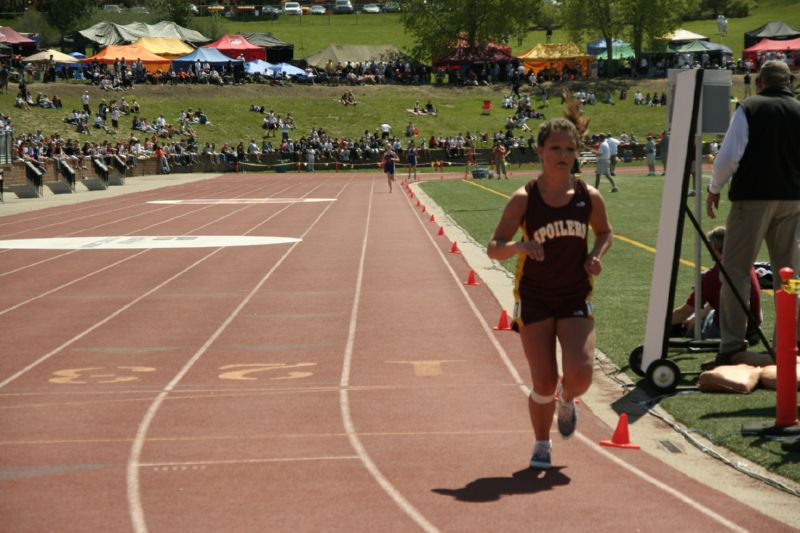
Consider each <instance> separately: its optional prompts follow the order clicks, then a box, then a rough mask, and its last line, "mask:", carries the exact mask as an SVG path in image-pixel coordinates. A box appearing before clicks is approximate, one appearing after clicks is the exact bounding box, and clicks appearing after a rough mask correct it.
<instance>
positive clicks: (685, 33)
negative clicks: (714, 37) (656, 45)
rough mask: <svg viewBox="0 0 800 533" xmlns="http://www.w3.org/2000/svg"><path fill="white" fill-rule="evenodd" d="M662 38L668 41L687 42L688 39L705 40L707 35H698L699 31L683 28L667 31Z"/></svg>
mask: <svg viewBox="0 0 800 533" xmlns="http://www.w3.org/2000/svg"><path fill="white" fill-rule="evenodd" d="M663 38H664V39H666V40H668V41H669V42H670V43H687V42H689V41H707V40H708V37H706V36H705V35H700V34H699V33H695V32H693V31H689V30H684V29H680V28H679V29H677V30H675V31H673V32H670V33H667V34H666V35H664V37H663Z"/></svg>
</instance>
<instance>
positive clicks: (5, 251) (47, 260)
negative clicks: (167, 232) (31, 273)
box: [0, 185, 291, 277]
mask: <svg viewBox="0 0 800 533" xmlns="http://www.w3.org/2000/svg"><path fill="white" fill-rule="evenodd" d="M265 187H266V186H265ZM265 187H259V188H257V189H256V191H260V190H261V189H263V188H265ZM289 188H291V185H287V186H286V187H284V188H283V189H281V190H280V191H279V192H283V191H285V190H287V189H289ZM250 192H253V191H250ZM242 194H243V195H244V194H249V193H242ZM134 205H138V204H134ZM131 207H133V205H132V206H131ZM209 208H211V206H206V207H201V208H200V209H197V210H195V211H190V212H188V213H183V214H181V215H177V216H174V217H171V218H168V219H166V220H162V221H160V222H156V223H154V224H150V225H149V226H144V227H142V228H138V229H137V230H136V231H145V230H148V229H150V228H154V227H157V226H160V225H162V224H166V223H168V222H172V221H173V220H177V219H179V218H182V217H185V216H189V215H193V214H196V213H198V212H200V211H203V210H205V209H209ZM166 209H169V208H168V207H162V208H158V209H154V210H152V211H148V212H147V213H145V214H146V215H150V214H153V213H157V212H159V211H163V210H166ZM101 214H102V213H101ZM92 216H98V215H96V214H95V215H92ZM138 216H142V214H141V213H139V214H136V215H132V216H128V217H124V218H121V219H117V220H113V221H110V222H106V223H105V224H99V225H95V226H93V227H92V229H94V230H96V229H98V228H101V227H103V226H107V225H110V224H116V223H119V222H122V221H124V220H128V219H130V218H136V217H138ZM227 216H229V215H226V216H224V217H220V218H218V219H215V220H213V221H209V222H208V223H207V224H204V225H202V226H198V227H197V228H195V229H194V231H197V230H199V229H201V228H204V227H206V226H209V225H211V224H212V223H213V222H216V221H218V220H222V219H224V218H226V217H227ZM73 220H74V219H73ZM53 225H55V224H53ZM40 229H41V228H40ZM83 231H85V230H84V229H81V230H78V231H74V232H72V233H67V234H66V235H62V237H67V236H70V235H74V234H76V233H81V232H83ZM17 233H25V232H24V231H20V232H17ZM17 233H12V234H10V235H16V234H17ZM6 236H7V237H8V236H9V235H6ZM9 251H10V249H8V248H7V249H5V250H0V254H4V253H7V252H9ZM76 252H77V250H71V251H69V252H66V253H63V254H58V255H55V256H53V257H49V258H47V259H42V260H41V261H37V262H35V263H30V264H28V265H26V266H22V267H19V268H15V269H13V270H9V271H6V272H2V273H0V277H2V276H7V275H9V274H14V273H16V272H19V271H21V270H25V269H27V268H32V267H34V266H38V265H40V264H43V263H47V262H49V261H54V260H56V259H59V258H61V257H65V256H67V255H70V254H74V253H76Z"/></svg>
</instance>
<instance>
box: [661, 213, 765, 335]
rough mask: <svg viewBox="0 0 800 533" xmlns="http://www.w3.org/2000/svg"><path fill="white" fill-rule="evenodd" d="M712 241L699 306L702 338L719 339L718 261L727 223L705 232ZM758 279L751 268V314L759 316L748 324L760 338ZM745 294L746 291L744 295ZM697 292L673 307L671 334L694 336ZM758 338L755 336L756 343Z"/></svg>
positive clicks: (748, 330) (750, 330)
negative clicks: (711, 260) (711, 264)
mask: <svg viewBox="0 0 800 533" xmlns="http://www.w3.org/2000/svg"><path fill="white" fill-rule="evenodd" d="M706 237H708V241H709V243H710V244H711V250H712V253H713V255H714V262H715V265H714V267H713V268H712V269H711V270H707V271H706V272H704V273H703V275H702V276H701V278H700V289H701V296H702V299H703V302H702V304H703V305H702V308H701V309H700V310H699V313H700V317H701V321H700V324H701V328H702V329H701V331H700V338H702V339H718V338H719V337H720V330H719V302H720V290H721V289H722V279H721V278H720V270H719V263H720V262H721V261H722V250H723V247H724V245H725V227H724V226H718V227H716V228H714V229H712V230H711V231H709V232H708V234H707V235H706ZM759 290H760V286H759V283H758V275H757V274H756V271H755V269H752V268H751V269H750V314H751V315H752V316H753V318H754V319H755V320H756V323H755V324H752V323H749V324H748V325H747V333H748V339H754V340H755V339H758V337H757V329H758V328H759V327H760V326H761V320H762V316H761V294H760V292H759ZM742 297H744V295H743V296H742ZM695 300H696V298H695V293H694V291H692V293H691V294H690V295H689V297H688V298H687V299H686V302H684V304H683V305H682V306H680V307H678V308H676V309H675V310H673V311H672V330H671V331H670V336H671V337H692V336H694V324H695V313H696V312H698V311H696V301H695ZM757 342H758V341H757V340H756V343H757Z"/></svg>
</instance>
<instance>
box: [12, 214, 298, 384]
mask: <svg viewBox="0 0 800 533" xmlns="http://www.w3.org/2000/svg"><path fill="white" fill-rule="evenodd" d="M289 207H291V206H290V205H289V206H286V207H284V208H282V209H279V210H278V211H276V212H275V213H273V214H272V215H270V216H269V217H268V218H267V219H266V220H264V222H261V223H260V224H258V225H257V226H255V228H252V229H250V230H249V231H248V233H249V232H251V231H254V230H255V229H256V228H258V227H260V226H261V225H263V224H266V223H267V222H268V221H269V220H271V219H272V218H274V217H276V216H278V215H279V214H281V213H282V212H283V211H286V210H287V209H289ZM248 208H249V206H248V207H243V208H241V209H239V210H237V211H235V212H238V211H242V210H245V209H248ZM203 209H205V208H201V209H198V211H201V210H203ZM235 212H234V213H235ZM232 214H233V213H229V214H227V215H225V216H222V217H219V218H217V219H215V220H213V221H210V222H208V223H206V224H204V225H202V226H199V227H198V228H196V229H200V228H203V227H205V226H207V225H209V224H212V223H216V222H218V221H220V220H223V219H225V218H227V217H229V216H231V215H232ZM181 216H185V215H181ZM222 250H224V248H217V249H216V250H214V251H213V252H210V253H208V254H207V255H205V256H203V257H201V258H200V259H198V260H197V261H195V262H194V263H192V264H191V265H189V266H188V267H186V268H184V269H183V270H181V271H180V272H178V273H177V274H175V275H173V276H171V277H169V278H167V279H166V280H164V281H163V282H161V283H159V284H158V285H156V286H155V287H153V288H152V289H150V290H149V291H147V292H145V293H143V294H141V295H140V296H138V297H137V298H135V299H133V300H131V301H130V302H128V303H127V304H125V305H124V306H122V307H120V308H119V309H117V310H116V311H114V312H113V313H111V314H110V315H108V316H106V317H105V318H104V319H102V320H100V321H99V322H97V323H95V324H94V325H93V326H91V327H89V328H87V329H85V330H84V331H83V332H81V333H79V334H78V335H76V336H74V337H72V338H71V339H69V340H67V341H65V342H64V343H63V344H61V345H60V346H58V347H56V348H54V349H53V350H50V351H49V352H47V353H46V354H44V355H43V356H41V357H39V358H38V359H37V360H35V361H34V362H32V363H30V364H29V365H27V366H25V367H23V368H22V369H21V370H19V371H17V372H16V373H14V374H12V375H11V376H9V377H7V378H6V379H4V380H3V381H0V389H2V388H3V387H5V386H6V385H8V384H9V383H11V382H13V381H15V380H17V379H18V378H20V377H21V376H23V375H25V374H27V373H28V372H30V371H31V370H32V369H34V368H36V367H37V366H39V365H40V364H42V363H43V362H45V361H47V360H48V359H50V358H51V357H53V356H54V355H55V354H57V353H59V352H61V351H62V350H64V349H65V348H67V347H69V346H71V345H72V344H75V343H76V342H77V341H79V340H81V339H82V338H84V337H86V336H87V335H88V334H89V333H91V332H93V331H94V330H96V329H98V328H100V327H102V326H104V325H105V324H107V323H108V322H110V321H111V320H113V319H115V318H116V317H117V316H119V315H120V314H122V313H123V312H125V311H127V310H128V309H130V308H131V307H133V306H134V305H136V304H137V303H139V302H141V301H142V300H144V299H145V298H147V297H148V296H150V295H151V294H153V293H155V292H156V291H158V290H159V289H161V288H163V287H164V286H166V285H167V284H169V283H170V282H172V281H174V280H175V279H177V278H179V277H180V276H182V275H183V274H185V273H186V272H189V271H190V270H192V269H193V268H194V267H196V266H197V265H199V264H200V263H202V262H204V261H206V260H207V259H209V258H211V257H213V256H214V255H215V254H217V253H219V252H221V251H222ZM69 253H73V252H69Z"/></svg>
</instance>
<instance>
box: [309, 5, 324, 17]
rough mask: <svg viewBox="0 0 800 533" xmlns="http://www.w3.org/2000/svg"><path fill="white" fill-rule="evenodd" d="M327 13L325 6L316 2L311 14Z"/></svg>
mask: <svg viewBox="0 0 800 533" xmlns="http://www.w3.org/2000/svg"><path fill="white" fill-rule="evenodd" d="M325 13H326V11H325V6H321V5H319V4H314V5H313V6H311V14H312V15H324V14H325Z"/></svg>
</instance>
